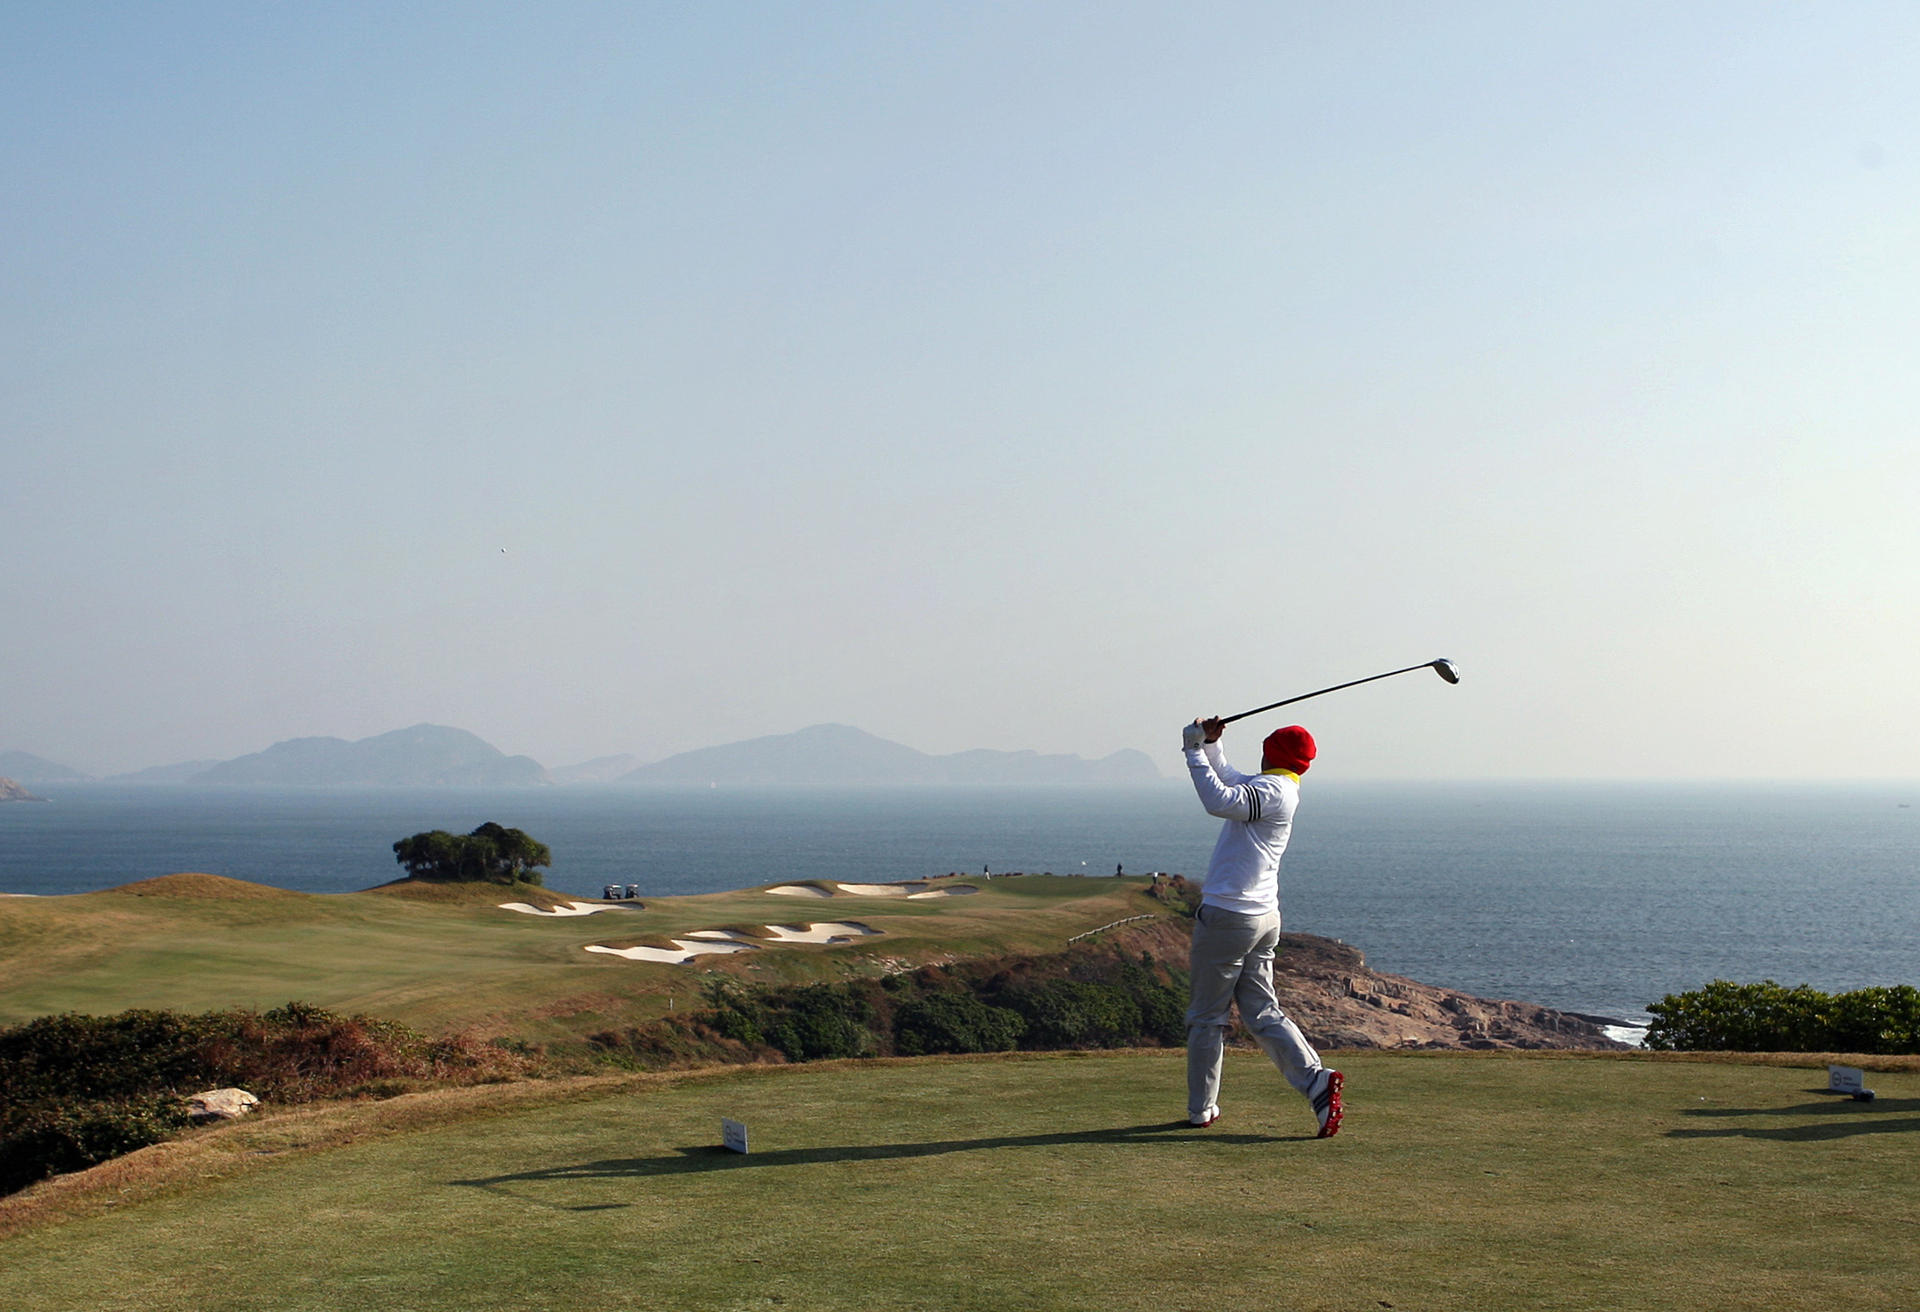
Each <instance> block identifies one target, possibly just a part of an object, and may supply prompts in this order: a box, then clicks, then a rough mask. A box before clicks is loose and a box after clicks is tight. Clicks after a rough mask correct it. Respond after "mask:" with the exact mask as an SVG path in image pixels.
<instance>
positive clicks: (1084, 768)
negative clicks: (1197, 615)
mask: <svg viewBox="0 0 1920 1312" xmlns="http://www.w3.org/2000/svg"><path fill="white" fill-rule="evenodd" d="M1161 777H1162V776H1161V774H1160V771H1159V769H1158V767H1156V766H1155V765H1154V763H1153V758H1152V757H1150V756H1148V755H1147V754H1146V753H1145V752H1137V751H1133V750H1131V749H1129V750H1124V751H1118V752H1115V753H1113V755H1111V756H1103V757H1101V758H1100V759H1098V760H1095V761H1089V760H1087V759H1086V758H1084V757H1080V756H1064V755H1059V756H1048V755H1042V754H1041V753H1039V752H994V751H986V750H984V749H981V750H975V751H970V752H956V753H954V754H952V755H950V756H929V755H928V754H927V753H925V752H920V751H915V750H914V749H913V748H911V747H907V746H903V745H902V744H900V743H895V742H889V741H887V740H886V739H885V738H876V737H875V736H874V735H872V734H870V733H867V732H866V731H865V730H862V729H855V728H853V727H852V726H851V725H845V724H816V725H814V726H813V727H812V728H808V729H802V730H800V731H799V732H798V733H786V734H776V735H773V736H771V737H767V738H754V739H750V740H748V741H746V742H739V743H728V744H725V745H724V746H719V747H702V748H699V749H697V750H695V751H691V752H681V753H680V754H679V755H677V756H669V757H668V758H667V759H666V760H664V761H657V762H655V763H654V764H652V765H643V766H641V767H640V768H639V769H637V770H634V771H631V772H629V773H628V774H625V775H622V776H621V777H620V782H621V783H623V784H675V785H682V786H684V785H687V784H694V785H700V786H705V785H706V784H709V783H725V784H746V785H755V786H758V785H764V784H794V783H807V784H837V785H871V784H944V785H980V784H1001V785H1006V784H1138V783H1153V782H1155V781H1157V780H1159V779H1160V778H1161Z"/></svg>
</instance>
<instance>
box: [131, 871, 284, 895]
mask: <svg viewBox="0 0 1920 1312" xmlns="http://www.w3.org/2000/svg"><path fill="white" fill-rule="evenodd" d="M102 892H103V893H105V894H107V895H108V896H114V897H181V898H195V899H198V900H201V901H211V902H245V901H260V900H273V899H278V900H280V901H299V900H300V899H302V898H304V897H305V896H306V894H304V893H294V892H290V891H289V890H287V889H284V888H275V887H273V886H272V885H271V884H254V883H250V882H248V881H247V880H244V879H229V878H228V877H227V876H225V875H202V874H194V873H191V872H189V873H185V874H178V875H155V876H154V877H153V878H152V879H137V880H135V881H134V882H133V883H131V884H121V885H119V886H118V887H115V888H109V889H103V890H102Z"/></svg>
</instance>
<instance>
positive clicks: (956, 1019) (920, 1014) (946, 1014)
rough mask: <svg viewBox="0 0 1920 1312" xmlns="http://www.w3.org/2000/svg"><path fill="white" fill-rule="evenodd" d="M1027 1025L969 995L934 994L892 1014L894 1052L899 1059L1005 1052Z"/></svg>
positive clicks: (910, 1003)
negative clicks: (929, 1055)
mask: <svg viewBox="0 0 1920 1312" xmlns="http://www.w3.org/2000/svg"><path fill="white" fill-rule="evenodd" d="M1026 1029H1027V1023H1026V1021H1024V1020H1022V1019H1021V1017H1020V1013H1018V1012H1016V1011H1009V1010H1008V1009H1007V1008H1005V1007H991V1006H988V1005H987V1004H986V1003H984V1002H982V1001H981V1000H980V999H979V998H977V997H975V996H974V995H973V994H971V993H934V994H930V995H928V996H927V997H924V998H916V999H915V1000H913V1001H912V1002H908V1003H904V1004H902V1005H901V1007H900V1009H899V1010H898V1011H896V1012H895V1013H894V1017H893V1046H894V1051H895V1052H898V1053H899V1054H900V1055H901V1056H903V1057H919V1056H924V1055H926V1054H928V1053H935V1052H1006V1051H1008V1050H1010V1049H1012V1048H1014V1047H1016V1046H1018V1044H1019V1042H1020V1036H1021V1035H1022V1034H1024V1033H1025V1032H1026Z"/></svg>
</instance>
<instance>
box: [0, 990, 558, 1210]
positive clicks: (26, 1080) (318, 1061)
mask: <svg viewBox="0 0 1920 1312" xmlns="http://www.w3.org/2000/svg"><path fill="white" fill-rule="evenodd" d="M527 1066H528V1061H527V1059H526V1058H525V1057H523V1056H521V1055H518V1054H516V1053H514V1052H511V1051H508V1050H507V1049H506V1048H504V1047H500V1046H497V1045H492V1044H480V1043H475V1042H471V1041H468V1040H465V1039H460V1038H454V1039H429V1038H427V1037H426V1036H425V1035H423V1034H420V1033H418V1032H417V1031H415V1030H411V1029H409V1028H407V1027H406V1026H404V1025H400V1024H396V1023H395V1022H393V1021H384V1020H375V1019H371V1018H369V1017H366V1016H338V1015H335V1014H333V1013H332V1012H328V1011H323V1010H321V1009H320V1008H318V1007H312V1006H308V1005H307V1004H305V1003H300V1002H289V1003H288V1004H287V1005H286V1006H284V1007H277V1008H275V1009H273V1010H272V1011H268V1012H264V1013H261V1012H252V1011H213V1012H205V1013H202V1014H199V1015H184V1014H182V1013H179V1012H173V1011H124V1012H121V1013H119V1014H118V1015H114V1016H81V1015H74V1014H67V1015H59V1016H42V1017H41V1018H39V1019H38V1020H34V1021H29V1022H28V1023H26V1024H25V1025H19V1026H15V1027H13V1028H11V1029H5V1030H0V1194H7V1193H12V1192H14V1191H15V1190H18V1189H23V1188H25V1187H26V1186H27V1185H30V1184H32V1183H34V1182H35V1181H37V1180H42V1179H45V1178H46V1177H47V1176H49V1175H57V1174H59V1173H61V1172H64V1171H77V1170H80V1169H82V1168H84V1167H88V1166H93V1165H96V1164H97V1163H100V1162H104V1161H106V1160H108V1159H109V1158H112V1157H118V1156H120V1155H121V1154H123V1153H129V1152H132V1151H133V1150H134V1149H136V1148H144V1147H146V1146H147V1145H148V1144H151V1143H158V1142H160V1141H161V1140H163V1139H167V1138H170V1137H171V1136H173V1135H174V1134H176V1133H178V1132H179V1131H180V1130H181V1129H182V1128H184V1127H185V1126H186V1125H187V1123H188V1117H187V1110H186V1104H185V1099H186V1098H188V1097H190V1096H191V1095H193V1094H195V1093H199V1092H203V1091H205V1090H208V1089H214V1088H223V1087H241V1088H245V1089H246V1090H248V1091H249V1092H250V1093H252V1094H254V1095H255V1096H256V1097H258V1098H260V1099H262V1100H263V1101H266V1102H283V1103H298V1102H311V1101H313V1100H315V1099H319V1098H340V1097H385V1096H391V1095H392V1094H395V1093H402V1092H405V1091H407V1090H408V1089H410V1088H415V1087H419V1086H421V1085H423V1084H428V1083H433V1084H449V1083H459V1084H473V1083H483V1082H487V1081H491V1080H501V1079H507V1078H510V1077H512V1076H514V1075H517V1074H521V1073H523V1072H524V1071H525V1069H526V1068H527Z"/></svg>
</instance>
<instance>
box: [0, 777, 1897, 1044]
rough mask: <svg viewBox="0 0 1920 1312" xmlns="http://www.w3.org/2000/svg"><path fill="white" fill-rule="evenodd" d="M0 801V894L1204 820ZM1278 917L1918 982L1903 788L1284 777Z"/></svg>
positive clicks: (836, 805)
mask: <svg viewBox="0 0 1920 1312" xmlns="http://www.w3.org/2000/svg"><path fill="white" fill-rule="evenodd" d="M40 791H42V792H55V793H56V796H55V797H54V800H53V801H52V802H51V803H49V804H46V805H39V804H31V803H19V804H10V805H7V806H0V892H10V893H35V894H42V895H51V894H62V893H74V892H85V891H89V890H92V889H98V888H106V887H111V886H113V885H115V884H121V883H126V882H128V881H130V880H134V879H143V878H146V877H148V876H152V875H161V874H170V873H173V872H175V871H181V870H200V871H209V872H212V873H214V874H222V875H230V876H233V877H235V878H239V879H249V880H255V881H259V882H262V883H270V884H276V885H279V886H281V887H283V888H291V889H298V890H301V891H305V892H316V893H335V892H346V891H350V890H354V889H360V888H366V887H368V886H370V885H372V884H377V883H382V882H385V881H386V880H388V879H391V878H394V877H395V876H396V875H397V874H398V873H399V869H398V867H397V866H395V864H394V862H393V854H392V844H393V841H394V839H396V838H400V837H402V836H404V835H406V834H410V833H414V832H416V831H419V830H423V829H449V830H454V831H458V832H464V831H466V830H470V829H472V828H474V827H475V826H476V825H478V824H480V823H481V822H483V821H486V820H497V821H499V822H500V823H502V824H506V825H513V826H517V827H519V828H521V829H525V830H527V831H528V832H529V833H531V834H533V835H534V836H535V837H536V838H538V839H540V840H541V841H542V842H545V843H546V844H547V845H548V846H550V847H551V848H552V849H553V853H554V866H553V868H552V870H551V871H549V872H548V875H547V883H548V885H549V886H551V887H553V888H555V889H558V890H561V891H563V892H570V893H578V894H582V895H597V894H598V892H599V890H600V889H601V887H602V886H603V885H605V884H607V883H610V882H617V883H621V884H628V883H633V884H638V885H639V886H640V888H641V890H642V892H643V894H653V895H666V894H676V893H700V892H713V891H718V890H722V889H729V888H739V887H745V886H749V885H755V884H764V883H771V882H774V881H776V880H784V879H811V878H835V879H846V880H854V881H885V880H895V879H906V878H914V877H919V876H925V875H932V874H944V873H946V872H948V871H960V872H962V873H969V874H978V873H979V872H980V871H981V869H982V867H990V868H991V869H992V870H993V871H994V872H995V873H1000V872H1006V871H1016V870H1022V871H1031V872H1037V871H1052V872H1054V873H1056V874H1073V873H1083V872H1084V873H1085V874H1087V875H1089V876H1104V875H1110V874H1112V873H1113V869H1114V866H1115V864H1116V863H1122V864H1124V865H1125V867H1126V869H1127V871H1128V872H1129V873H1144V872H1146V871H1150V870H1166V871H1173V872H1180V873H1186V874H1190V875H1198V874H1200V873H1202V872H1203V871H1204V869H1205V864H1206V857H1207V853H1208V851H1209V850H1210V849H1211V846H1212V840H1213V833H1214V830H1215V826H1216V824H1217V822H1215V821H1212V820H1210V819H1208V818H1207V817H1206V816H1205V815H1203V814H1201V813H1200V812H1199V810H1198V807H1197V806H1196V804H1195V802H1194V800H1193V797H1192V793H1191V792H1190V791H1189V790H1188V787H1187V784H1186V782H1185V780H1184V779H1182V780H1170V781H1168V782H1167V783H1166V784H1164V785H1161V786H1158V787H1153V788H1145V789H1138V790H1134V789H1127V790H1118V791H1116V790H1112V789H1106V790H1098V791H1093V790H1079V789H1050V790H1039V791H1016V790H1000V789H979V790H922V789H914V790H898V791H875V790H861V791H840V790H811V789H798V788H796V789H787V790H779V791H771V790H769V791H755V792H739V791H729V790H726V789H718V790H701V791H686V792H680V791H666V792H632V791H623V790H616V789H582V788H566V789H542V790H530V791H514V792H480V791H447V792H441V791H417V792H411V791H410V792H359V791H322V790H315V791H304V792H253V791H232V792H219V793H206V792H189V791H186V790H177V789H158V788H149V789H129V788H108V787H102V786H87V787H68V788H62V789H58V790H54V789H51V788H43V789H41V790H40ZM1282 884H1283V890H1284V891H1283V897H1284V910H1285V913H1286V921H1287V926H1288V928H1290V929H1296V930H1301V931H1305V932H1308V933H1314V934H1324V935H1328V936H1330V937H1334V938H1340V939H1344V940H1346V941H1347V942H1349V943H1352V944H1355V945H1357V946H1358V947H1360V948H1361V949H1363V950H1364V951H1365V952H1366V954H1367V958H1368V961H1369V962H1370V963H1371V964H1372V965H1373V966H1374V967H1375V968H1376V969H1380V970H1386V971H1392V972H1394V973H1398V974H1404V975H1410V976H1413V977H1414V978H1416V979H1421V980H1425V981H1427V982H1429V983H1433V984H1444V985H1449V986H1452V987H1455V988H1461V989H1466V990H1468V991H1470V992H1474V993H1479V994H1483V995H1486V996H1492V997H1509V998H1522V999H1525V1000H1527V1001H1530V1002H1539V1003H1545V1004H1547V1005H1550V1006H1556V1007H1562V1008H1566V1009H1569V1010H1574V1011H1584V1012H1592V1013H1598V1014H1602V1015H1611V1016H1619V1017H1624V1018H1629V1019H1633V1018H1643V1017H1644V1015H1645V1012H1644V1007H1645V1004H1647V1003H1648V1002H1650V1001H1654V1000H1657V999H1658V998H1660V997H1661V996H1662V995H1664V994H1666V993H1669V992H1675V991H1679V990H1682V989H1688V988H1694V987H1697V986H1699V985H1700V984H1702V983H1705V982H1706V981H1708V980H1710V979H1714V978H1731V979H1741V980H1749V979H1760V978H1764V977H1771V978H1774V979H1778V980H1780V981H1782V982H1785V983H1802V982H1805V983H1809V984H1813V985H1815V986H1816V987H1820V988H1826V989H1843V988H1857V987H1860V986H1863V985H1868V984H1892V983H1920V786H1914V785H1884V786H1871V785H1869V786H1840V785H1826V786H1811V787H1809V786H1787V785H1778V786H1706V785H1677V786H1676V785H1651V784H1648V785H1638V784H1635V785H1621V784H1605V785H1516V784H1340V783H1337V782H1332V783H1328V784H1326V785H1323V786H1320V787H1315V786H1313V781H1309V787H1308V789H1307V791H1306V794H1305V796H1304V798H1303V802H1302V808H1301V813H1300V820H1299V823H1298V824H1297V826H1296V827H1295V835H1294V840H1293V846H1292V848H1291V849H1290V850H1289V852H1288V854H1287V860H1286V866H1285V868H1284V870H1283V871H1282Z"/></svg>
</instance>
